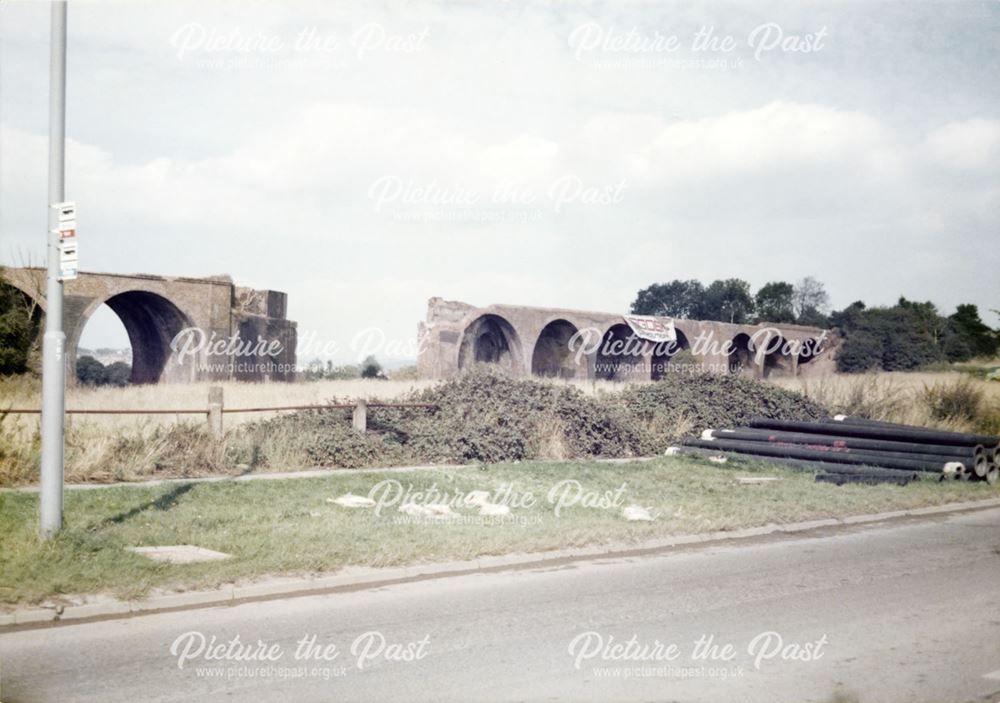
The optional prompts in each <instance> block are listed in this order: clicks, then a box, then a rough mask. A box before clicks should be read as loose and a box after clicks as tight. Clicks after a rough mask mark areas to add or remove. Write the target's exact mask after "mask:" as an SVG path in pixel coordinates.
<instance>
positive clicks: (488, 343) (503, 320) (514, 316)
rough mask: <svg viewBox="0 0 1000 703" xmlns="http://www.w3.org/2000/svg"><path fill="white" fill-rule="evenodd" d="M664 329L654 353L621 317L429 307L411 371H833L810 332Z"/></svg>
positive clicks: (825, 347) (820, 337)
mask: <svg viewBox="0 0 1000 703" xmlns="http://www.w3.org/2000/svg"><path fill="white" fill-rule="evenodd" d="M673 322H674V328H675V330H676V336H677V339H676V342H675V343H658V344H657V343H653V342H649V341H647V340H644V339H641V338H638V337H636V335H634V333H633V332H632V329H631V328H630V327H629V325H628V324H627V323H626V320H625V318H624V317H623V316H622V315H615V314H611V313H599V312H581V311H578V310H560V309H552V308H534V307H524V306H515V305H490V306H488V307H482V308H481V307H475V306H472V305H468V304H466V303H460V302H454V301H447V300H442V299H441V298H431V299H430V301H429V303H428V309H427V319H426V321H425V322H422V323H421V324H420V326H419V329H418V336H419V341H420V345H419V348H420V354H419V358H418V368H419V371H420V375H421V376H422V377H424V378H447V377H449V376H452V375H454V374H456V373H458V372H459V371H462V370H463V369H466V368H468V367H470V366H472V365H474V364H477V363H490V364H496V365H499V366H501V367H503V368H505V369H507V370H509V371H510V372H511V373H512V374H514V375H516V376H529V375H535V376H549V377H557V378H567V379H608V380H623V381H640V380H656V379H658V378H661V377H663V376H664V375H665V374H667V373H670V372H672V371H675V370H683V369H690V368H692V367H695V368H699V369H701V370H706V371H717V372H723V373H742V374H746V375H751V376H755V377H760V378H763V377H768V376H772V375H787V376H797V375H814V374H822V373H828V372H830V371H832V370H834V368H835V366H836V350H837V346H838V340H837V338H836V337H834V336H833V335H832V333H830V332H829V331H826V330H822V329H819V328H815V327H803V326H799V325H784V324H783V325H772V324H768V323H761V324H757V325H739V324H729V323H725V322H706V321H698V320H674V321H673Z"/></svg>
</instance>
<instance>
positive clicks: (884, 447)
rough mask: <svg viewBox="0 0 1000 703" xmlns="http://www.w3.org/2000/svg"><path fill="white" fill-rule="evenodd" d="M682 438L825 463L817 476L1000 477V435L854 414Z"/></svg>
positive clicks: (756, 423)
mask: <svg viewBox="0 0 1000 703" xmlns="http://www.w3.org/2000/svg"><path fill="white" fill-rule="evenodd" d="M684 444H685V445H686V446H688V447H696V448H700V449H710V450H713V451H720V452H732V453H735V454H744V455H751V456H758V457H767V458H768V461H775V460H778V461H780V462H782V463H785V462H794V463H796V464H798V465H806V466H807V467H811V468H815V469H822V470H823V471H824V474H822V475H821V476H817V480H824V481H832V482H834V483H844V482H848V481H852V482H853V481H862V482H865V483H876V482H884V481H893V482H897V483H905V482H906V481H908V480H912V479H913V478H915V477H917V476H920V475H927V474H932V475H936V476H937V477H939V478H941V479H945V478H956V479H982V480H986V481H989V482H990V483H996V481H997V479H998V478H1000V467H998V461H1000V457H998V447H1000V437H997V436H994V435H977V434H967V433H963V432H948V431H945V430H934V429H929V428H926V427H915V426H912V425H900V424H896V423H891V422H879V421H875V420H865V419H861V418H854V417H844V416H837V417H836V418H831V419H827V420H821V421H818V422H800V421H793V420H770V419H758V420H753V421H752V422H751V423H750V425H749V427H738V428H736V429H732V430H706V431H705V432H704V433H703V434H702V437H701V439H688V440H685V441H684Z"/></svg>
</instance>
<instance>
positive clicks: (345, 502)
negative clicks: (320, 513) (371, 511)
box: [326, 493, 375, 508]
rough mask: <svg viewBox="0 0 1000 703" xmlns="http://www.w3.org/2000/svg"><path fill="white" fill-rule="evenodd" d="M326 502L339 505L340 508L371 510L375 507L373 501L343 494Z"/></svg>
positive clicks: (350, 494)
mask: <svg viewBox="0 0 1000 703" xmlns="http://www.w3.org/2000/svg"><path fill="white" fill-rule="evenodd" d="M326 502H327V503H333V504H334V505H339V506H340V507H342V508H371V507H372V506H374V505H375V501H374V500H372V499H371V498H365V497H364V496H356V495H354V494H352V493H345V494H344V495H342V496H340V497H339V498H327V499H326Z"/></svg>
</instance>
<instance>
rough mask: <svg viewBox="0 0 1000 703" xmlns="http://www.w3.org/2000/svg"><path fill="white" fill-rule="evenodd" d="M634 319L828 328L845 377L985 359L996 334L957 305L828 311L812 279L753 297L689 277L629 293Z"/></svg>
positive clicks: (772, 285) (736, 286) (777, 284)
mask: <svg viewBox="0 0 1000 703" xmlns="http://www.w3.org/2000/svg"><path fill="white" fill-rule="evenodd" d="M631 311H632V313H633V314H635V315H660V316H664V317H679V318H683V319H691V320H717V321H720V322H730V323H735V324H755V323H761V322H772V323H775V324H799V325H808V326H812V327H821V328H824V329H833V330H835V331H836V332H837V333H838V335H839V336H840V337H841V339H842V345H841V348H840V352H839V355H838V358H837V368H838V370H840V371H844V372H854V371H868V370H879V369H881V370H885V371H908V370H912V369H917V368H920V367H922V366H926V365H928V364H932V363H936V362H959V361H968V360H969V359H972V358H974V357H986V358H992V357H994V356H996V354H997V351H998V349H1000V330H995V329H992V328H990V327H989V326H988V325H987V324H986V323H984V322H983V321H982V319H981V318H980V316H979V309H978V307H977V306H976V305H973V304H971V303H966V304H962V305H959V306H958V307H957V308H956V310H955V312H954V313H953V314H951V315H948V316H945V315H942V314H941V312H940V311H939V310H938V309H937V307H936V306H935V305H934V304H933V303H931V302H929V301H927V302H914V301H910V300H907V299H906V298H900V299H899V301H898V302H897V303H896V304H895V305H892V306H878V307H868V306H866V305H865V303H864V302H863V301H860V300H859V301H857V302H854V303H851V304H850V305H848V306H847V307H846V308H844V309H843V310H838V311H832V312H831V311H829V296H828V294H827V292H826V289H825V288H824V286H823V284H822V283H820V282H819V281H818V280H816V279H815V278H812V277H806V278H803V279H801V280H800V281H799V282H798V283H795V284H792V283H789V282H787V281H771V282H769V283H766V284H764V285H763V286H761V287H760V288H759V289H758V290H757V291H756V292H754V291H753V290H752V289H751V286H750V284H749V283H748V282H747V281H744V280H742V279H739V278H728V279H724V280H716V281H713V282H712V283H710V284H709V285H707V286H706V285H704V284H702V283H701V281H698V280H694V279H690V280H680V279H675V280H673V281H669V282H667V283H654V284H652V285H650V286H648V287H646V288H643V289H642V290H640V291H639V292H638V294H637V295H636V298H635V301H633V303H632V306H631Z"/></svg>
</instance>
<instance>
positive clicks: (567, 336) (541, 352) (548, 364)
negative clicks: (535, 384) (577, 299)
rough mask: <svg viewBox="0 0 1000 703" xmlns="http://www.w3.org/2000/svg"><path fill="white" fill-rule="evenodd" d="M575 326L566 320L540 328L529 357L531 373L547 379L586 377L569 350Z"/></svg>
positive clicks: (554, 321)
mask: <svg viewBox="0 0 1000 703" xmlns="http://www.w3.org/2000/svg"><path fill="white" fill-rule="evenodd" d="M576 333H577V328H576V325H574V324H573V323H571V322H569V321H567V320H553V321H552V322H550V323H549V324H547V325H545V327H544V328H542V331H541V333H540V334H539V335H538V341H537V342H535V350H534V352H533V353H532V355H531V373H532V374H534V375H536V376H544V377H547V378H578V377H583V376H585V375H586V367H583V368H582V369H581V366H580V364H577V363H576V355H575V353H574V352H573V351H571V350H570V340H571V339H573V335H575V334H576Z"/></svg>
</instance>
